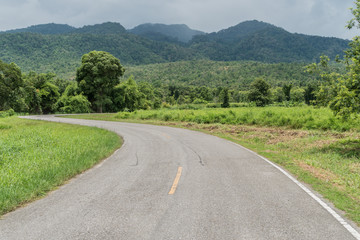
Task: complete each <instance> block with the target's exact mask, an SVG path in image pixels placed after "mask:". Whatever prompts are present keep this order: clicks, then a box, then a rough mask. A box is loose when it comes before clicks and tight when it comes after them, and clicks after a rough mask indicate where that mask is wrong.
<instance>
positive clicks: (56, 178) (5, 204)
mask: <svg viewBox="0 0 360 240" xmlns="http://www.w3.org/2000/svg"><path fill="white" fill-rule="evenodd" d="M121 142H122V140H121V139H120V138H119V136H118V135H116V134H115V133H112V132H109V131H106V130H103V129H98V128H90V127H83V126H75V125H68V124H59V123H50V122H43V121H41V122H40V121H33V120H25V119H19V118H17V117H15V116H13V117H5V118H0V215H2V214H4V213H6V212H9V211H11V210H13V209H15V208H16V207H18V206H20V205H21V204H24V203H26V202H29V201H31V200H34V199H37V198H39V197H41V196H44V195H45V194H46V193H47V192H48V191H51V190H53V189H54V188H56V187H57V186H59V185H61V184H63V183H64V182H65V181H66V180H68V179H70V178H71V177H73V176H75V175H76V174H79V173H81V172H83V171H84V170H86V169H88V168H90V167H91V166H93V165H94V164H96V163H97V162H99V160H101V159H103V158H105V157H107V156H109V155H110V154H111V153H112V152H113V151H114V150H115V149H117V148H119V147H120V146H121Z"/></svg>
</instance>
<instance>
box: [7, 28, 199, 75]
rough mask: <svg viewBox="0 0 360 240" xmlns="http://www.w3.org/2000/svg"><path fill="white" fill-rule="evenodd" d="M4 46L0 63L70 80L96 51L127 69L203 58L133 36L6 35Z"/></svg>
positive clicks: (167, 44) (191, 51)
mask: <svg viewBox="0 0 360 240" xmlns="http://www.w3.org/2000/svg"><path fill="white" fill-rule="evenodd" d="M104 31H105V30H104ZM0 46H1V48H0V59H1V60H3V61H5V62H15V63H16V64H17V65H19V66H20V67H21V69H22V70H23V71H24V72H28V71H31V70H33V71H36V72H55V73H56V74H58V75H59V76H60V77H66V78H71V77H73V76H74V72H75V71H76V68H77V67H78V66H79V65H80V63H81V57H82V55H84V54H85V53H88V52H90V51H93V50H98V51H106V52H110V53H111V54H113V55H114V56H115V57H117V58H119V59H120V61H121V63H122V64H125V65H138V64H150V63H162V62H170V61H179V60H191V59H196V58H199V56H198V54H197V53H196V52H194V51H193V50H191V49H189V48H185V47H182V46H180V45H175V44H169V43H160V42H156V41H152V40H149V39H146V38H143V37H140V36H137V35H134V34H129V33H123V34H94V33H77V32H75V33H68V34H57V35H45V34H37V33H29V32H24V33H2V34H0Z"/></svg>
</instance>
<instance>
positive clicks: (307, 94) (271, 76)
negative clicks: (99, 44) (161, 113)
mask: <svg viewBox="0 0 360 240" xmlns="http://www.w3.org/2000/svg"><path fill="white" fill-rule="evenodd" d="M333 69H335V68H333ZM336 70H337V71H343V70H344V69H342V68H341V67H340V68H338V69H336ZM304 71H305V65H304V64H299V63H291V64H285V63H279V64H265V63H258V62H212V61H189V62H177V63H165V64H153V65H146V66H136V67H128V68H125V73H126V74H125V76H124V77H122V78H121V79H120V83H119V84H118V85H117V86H115V87H114V88H113V89H111V91H109V92H108V93H107V96H106V101H105V100H104V106H103V111H104V112H117V111H134V110H136V109H156V108H161V107H170V106H174V105H189V104H193V105H198V104H202V105H204V104H207V106H208V107H228V106H229V105H230V104H232V106H236V104H237V103H246V104H250V105H257V106H264V105H267V104H271V103H276V104H280V105H284V104H285V105H291V104H300V103H307V104H317V102H316V97H317V92H318V89H319V85H320V84H321V82H319V81H321V79H320V78H319V79H317V78H316V77H314V76H313V75H309V74H308V73H305V72H304ZM0 73H1V74H0V111H5V110H9V109H13V110H15V111H16V112H26V113H32V114H34V113H35V114H41V113H54V112H64V113H81V112H93V111H97V108H96V104H95V100H93V99H89V97H88V96H86V94H84V92H83V91H82V89H81V88H79V86H78V82H76V81H72V80H64V79H61V78H59V77H58V76H56V75H55V74H53V73H47V74H43V73H42V74H38V73H36V72H29V73H22V72H21V70H20V68H19V67H18V66H17V65H16V64H14V63H11V64H7V63H4V62H1V61H0ZM135 80H136V81H135ZM89 100H90V101H89ZM234 104H235V105H234ZM239 106H244V105H243V104H239Z"/></svg>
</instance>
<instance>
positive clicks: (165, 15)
mask: <svg viewBox="0 0 360 240" xmlns="http://www.w3.org/2000/svg"><path fill="white" fill-rule="evenodd" d="M353 6H355V4H354V0H271V1H270V0H0V31H5V30H10V29H16V28H25V27H28V26H31V25H37V24H44V23H62V24H69V25H71V26H74V27H82V26H84V25H93V24H98V23H103V22H108V21H111V22H119V23H120V24H121V25H123V26H124V27H125V28H127V29H130V28H133V27H135V26H137V25H139V24H142V23H164V24H186V25H188V26H189V27H190V28H192V29H196V30H201V31H204V32H217V31H220V30H222V29H225V28H228V27H231V26H234V25H237V24H238V23H241V22H243V21H247V20H259V21H263V22H267V23H271V24H273V25H275V26H278V27H281V28H284V29H285V30H287V31H289V32H292V33H295V32H296V33H303V34H308V35H317V36H327V37H338V38H344V39H351V38H353V37H354V36H355V35H359V32H360V30H359V29H354V30H351V31H350V30H348V29H346V28H345V25H346V23H347V21H349V20H350V19H351V18H352V14H351V11H350V10H349V8H350V7H353Z"/></svg>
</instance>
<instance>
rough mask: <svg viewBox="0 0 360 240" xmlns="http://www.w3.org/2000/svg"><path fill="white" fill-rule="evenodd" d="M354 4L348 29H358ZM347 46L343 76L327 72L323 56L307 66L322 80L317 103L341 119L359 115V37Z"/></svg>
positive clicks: (359, 3) (359, 4) (359, 12)
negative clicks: (345, 69) (318, 60)
mask: <svg viewBox="0 0 360 240" xmlns="http://www.w3.org/2000/svg"><path fill="white" fill-rule="evenodd" d="M354 3H355V6H356V7H355V8H352V9H351V12H352V14H353V15H354V17H353V18H352V19H351V20H350V21H349V22H348V25H347V27H348V28H349V29H352V28H354V27H356V28H360V0H356V1H355V2H354ZM349 46H350V48H349V49H348V50H346V51H345V59H344V61H342V62H343V63H345V64H346V66H347V70H348V71H347V72H346V73H345V74H339V73H334V72H329V71H327V66H328V65H327V64H328V61H329V58H328V57H324V56H323V57H322V58H321V60H320V63H319V64H317V65H316V64H312V65H309V66H308V71H309V70H310V71H312V72H316V71H317V72H320V74H319V76H320V78H321V79H322V80H323V83H322V85H321V86H320V89H319V92H318V93H317V96H316V98H317V100H316V101H317V103H318V104H321V105H328V106H329V107H330V108H331V109H332V110H333V111H334V113H335V114H337V115H340V116H342V117H343V118H349V117H350V116H351V115H352V114H358V113H360V37H359V36H356V37H354V38H353V40H352V42H350V44H349Z"/></svg>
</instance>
